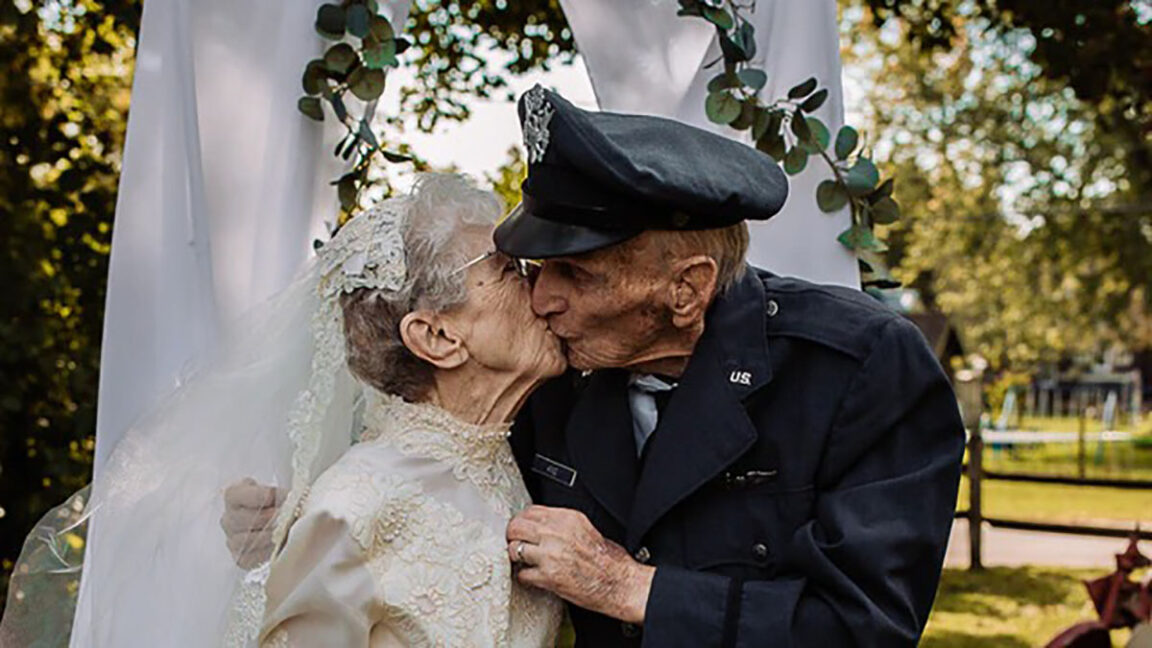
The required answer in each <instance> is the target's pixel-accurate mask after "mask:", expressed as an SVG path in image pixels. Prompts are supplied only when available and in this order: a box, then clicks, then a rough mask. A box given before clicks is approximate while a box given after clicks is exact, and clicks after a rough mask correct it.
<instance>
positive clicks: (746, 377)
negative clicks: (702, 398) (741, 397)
mask: <svg viewBox="0 0 1152 648" xmlns="http://www.w3.org/2000/svg"><path fill="white" fill-rule="evenodd" d="M728 382H730V383H732V384H733V385H747V386H751V385H752V372H751V371H740V370H739V369H737V370H736V371H733V372H732V373H731V374H729V375H728Z"/></svg>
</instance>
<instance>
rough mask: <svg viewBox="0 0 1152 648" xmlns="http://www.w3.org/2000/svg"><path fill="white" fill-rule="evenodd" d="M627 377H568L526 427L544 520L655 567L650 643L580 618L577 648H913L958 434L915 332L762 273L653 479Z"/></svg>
mask: <svg viewBox="0 0 1152 648" xmlns="http://www.w3.org/2000/svg"><path fill="white" fill-rule="evenodd" d="M627 378H628V377H627V374H626V372H624V371H619V370H603V371H595V372H593V373H592V374H591V375H589V376H583V377H582V376H579V375H578V374H576V373H575V372H570V373H569V374H567V375H565V376H563V377H561V378H558V379H556V380H553V381H551V382H549V383H547V384H545V385H544V386H542V387H541V388H540V389H539V390H538V391H537V392H536V393H535V394H534V395H533V396H532V397H531V398H530V399H529V401H528V404H527V405H526V406H525V408H524V410H523V411H522V412H521V415H520V417H519V419H518V420H517V423H516V425H515V427H514V429H513V436H512V444H513V448H514V450H515V452H516V456H517V461H518V462H519V464H520V467H521V470H522V472H523V474H524V478H525V480H526V482H527V483H528V488H529V491H530V492H531V493H532V496H533V499H534V500H535V501H536V502H537V503H539V504H543V505H546V506H561V507H568V508H573V509H577V510H579V511H582V512H583V513H585V514H586V515H587V516H588V518H589V519H590V520H591V521H592V523H593V524H594V525H595V526H596V528H597V529H599V530H600V532H601V533H603V534H604V536H606V537H607V538H609V539H611V540H614V541H616V542H618V543H620V544H622V545H623V546H624V547H625V548H627V549H628V550H629V551H630V552H631V553H632V554H633V555H634V556H636V557H637V559H639V560H642V561H644V562H647V563H648V564H651V565H654V566H655V567H656V576H655V580H654V581H653V584H652V592H651V595H650V597H649V600H648V606H647V609H646V612H645V614H646V619H645V622H644V624H643V627H635V626H631V625H628V624H623V623H621V622H620V621H617V620H614V619H610V618H608V617H605V616H602V615H599V614H595V613H592V612H589V611H587V610H583V609H580V608H577V607H574V606H569V612H570V613H571V617H572V622H573V624H574V626H575V630H576V641H577V645H578V646H589V647H595V648H606V647H611V646H646V647H649V646H650V647H658V648H667V647H674V646H700V647H707V646H741V647H743V646H779V647H780V648H787V647H808V646H812V647H815V648H842V647H847V646H879V647H884V648H891V647H897V646H914V645H916V643H917V641H918V640H919V636H920V633H921V631H922V630H923V628H924V624H925V621H926V620H927V617H928V612H929V610H930V608H931V606H932V600H933V597H934V596H935V592H936V585H937V582H938V580H939V578H940V569H941V564H942V562H943V559H944V550H945V546H946V544H947V540H948V532H949V529H950V528H951V524H952V517H953V511H954V507H955V503H956V489H957V486H958V482H959V478H960V462H961V455H962V453H963V446H964V432H963V426H962V424H961V422H960V416H959V412H958V408H957V404H956V400H955V397H954V396H953V393H952V389H951V386H950V384H949V382H948V379H947V377H946V376H945V373H944V371H943V370H942V369H941V367H940V365H939V363H938V362H937V360H936V358H935V356H934V355H933V353H932V351H931V350H930V349H929V347H928V345H927V343H926V342H925V340H924V338H923V336H922V335H921V334H920V332H919V330H918V329H916V327H915V326H914V325H913V324H911V323H910V322H909V321H907V320H906V319H904V318H903V317H901V316H900V315H898V314H896V313H894V312H892V311H891V310H890V309H888V308H886V307H885V306H883V305H882V304H880V303H879V302H877V301H875V300H873V299H872V298H870V297H868V296H867V295H865V294H863V293H861V292H859V291H855V290H850V289H845V288H838V287H831V286H820V285H815V284H811V283H807V282H804V281H800V280H796V279H787V278H781V277H776V276H774V275H771V274H768V273H766V272H762V271H756V270H750V271H749V272H748V273H747V274H746V275H745V277H744V278H743V279H742V280H741V281H740V282H739V283H737V284H736V285H735V286H734V287H733V288H732V289H730V290H729V291H728V292H727V293H726V294H725V295H722V296H721V297H719V298H718V299H717V300H716V302H715V303H714V304H713V305H712V307H711V308H710V310H709V313H708V316H707V319H706V326H705V331H704V334H703V336H702V337H701V338H700V340H699V342H698V344H697V346H696V349H695V351H694V352H693V354H692V358H691V360H690V361H689V363H688V366H687V369H686V370H685V372H684V374H683V376H682V377H681V382H680V386H679V387H678V388H677V389H676V391H675V392H674V395H673V396H672V398H671V400H670V402H669V403H668V404H667V405H666V407H665V409H664V412H663V414H662V415H661V417H660V421H659V424H658V426H657V428H656V431H655V432H654V433H653V435H652V437H651V439H650V440H649V442H648V443H649V447H647V448H646V450H645V454H644V458H643V461H642V462H641V461H639V460H638V459H637V456H636V448H635V442H634V440H633V435H632V416H631V413H630V410H629V408H628V398H627ZM567 468H571V469H572V471H574V473H573V472H572V471H569V470H567ZM573 478H574V479H573Z"/></svg>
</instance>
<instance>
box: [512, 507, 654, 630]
mask: <svg viewBox="0 0 1152 648" xmlns="http://www.w3.org/2000/svg"><path fill="white" fill-rule="evenodd" d="M508 556H509V558H510V559H511V560H512V562H513V563H518V564H519V569H518V571H517V575H516V577H517V578H518V579H519V581H520V583H522V584H524V585H530V586H532V587H538V588H540V589H544V590H548V591H550V592H552V593H553V594H556V595H557V596H559V597H561V598H563V599H564V600H566V601H569V602H571V603H574V604H576V605H578V606H580V607H582V608H585V609H588V610H592V611H595V612H600V613H601V614H606V615H608V616H611V617H614V618H617V619H621V620H624V621H630V622H635V623H640V622H642V621H643V620H644V605H645V603H646V602H647V600H648V590H649V589H650V588H651V582H652V576H653V575H654V574H655V571H656V570H655V569H654V568H653V567H649V566H647V565H642V564H640V563H638V562H636V561H634V560H632V557H631V556H629V555H628V552H627V551H626V550H625V549H624V547H621V546H620V545H618V544H616V543H615V542H612V541H611V540H608V539H607V538H605V537H604V536H602V535H600V532H599V531H597V530H596V528H595V527H593V526H592V523H591V522H589V521H588V518H587V517H585V516H584V514H583V513H580V512H578V511H573V510H570V509H563V508H550V507H546V506H530V507H528V508H527V509H524V511H523V512H521V513H520V514H519V515H517V516H516V517H515V518H513V519H512V521H511V522H510V523H509V524H508Z"/></svg>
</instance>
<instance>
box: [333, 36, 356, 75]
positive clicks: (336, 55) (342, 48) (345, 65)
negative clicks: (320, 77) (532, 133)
mask: <svg viewBox="0 0 1152 648" xmlns="http://www.w3.org/2000/svg"><path fill="white" fill-rule="evenodd" d="M359 60H360V57H359V56H358V55H357V54H356V50H354V49H352V46H351V45H349V44H348V43H337V44H336V45H333V46H332V47H329V48H328V51H327V52H324V65H325V66H326V67H327V68H328V69H329V70H330V71H332V72H335V73H336V74H348V71H349V70H350V69H352V66H353V65H354V64H355V63H356V62H357V61H359Z"/></svg>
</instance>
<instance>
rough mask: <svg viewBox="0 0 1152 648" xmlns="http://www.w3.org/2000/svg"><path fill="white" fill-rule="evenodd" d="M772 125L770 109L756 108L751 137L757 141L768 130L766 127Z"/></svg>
mask: <svg viewBox="0 0 1152 648" xmlns="http://www.w3.org/2000/svg"><path fill="white" fill-rule="evenodd" d="M771 125H772V111H771V110H768V109H767V108H757V109H756V116H755V118H754V119H753V120H752V139H754V140H756V141H757V142H759V141H760V140H761V139H762V138H763V137H764V134H765V133H767V132H768V127H769V126H771Z"/></svg>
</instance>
